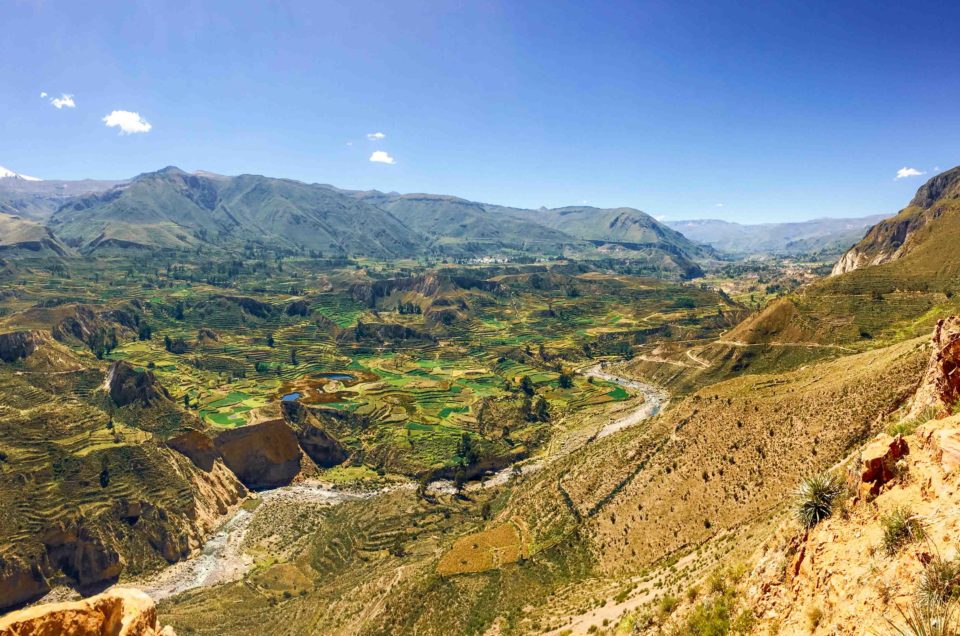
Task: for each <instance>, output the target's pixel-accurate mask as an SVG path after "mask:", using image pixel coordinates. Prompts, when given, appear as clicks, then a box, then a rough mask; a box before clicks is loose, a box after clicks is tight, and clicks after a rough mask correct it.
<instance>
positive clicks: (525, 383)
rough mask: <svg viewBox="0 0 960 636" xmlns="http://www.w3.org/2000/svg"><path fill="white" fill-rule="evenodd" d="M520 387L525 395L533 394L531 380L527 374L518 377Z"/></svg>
mask: <svg viewBox="0 0 960 636" xmlns="http://www.w3.org/2000/svg"><path fill="white" fill-rule="evenodd" d="M520 388H521V389H522V390H523V392H524V393H526V394H527V395H533V393H534V388H533V380H531V379H530V376H529V375H525V376H523V378H521V379H520Z"/></svg>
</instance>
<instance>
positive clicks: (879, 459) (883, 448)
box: [860, 435, 910, 495]
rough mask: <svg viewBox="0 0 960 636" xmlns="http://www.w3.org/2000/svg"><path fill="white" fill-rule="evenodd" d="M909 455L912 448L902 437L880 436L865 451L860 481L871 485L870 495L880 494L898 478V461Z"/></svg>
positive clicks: (863, 452)
mask: <svg viewBox="0 0 960 636" xmlns="http://www.w3.org/2000/svg"><path fill="white" fill-rule="evenodd" d="M909 453H910V447H909V446H907V441H906V440H905V439H903V437H902V436H900V435H897V436H896V437H890V436H889V435H880V436H878V438H877V439H876V440H874V441H873V442H871V443H870V444H868V445H867V446H866V448H864V449H863V451H862V453H861V455H860V458H861V469H860V481H861V482H863V483H864V484H869V485H870V488H869V491H870V494H872V495H877V494H879V493H880V488H882V487H883V485H884V484H885V483H887V482H888V481H890V480H891V479H893V478H894V477H895V476H896V463H897V460H899V459H900V458H901V457H904V456H905V455H907V454H909Z"/></svg>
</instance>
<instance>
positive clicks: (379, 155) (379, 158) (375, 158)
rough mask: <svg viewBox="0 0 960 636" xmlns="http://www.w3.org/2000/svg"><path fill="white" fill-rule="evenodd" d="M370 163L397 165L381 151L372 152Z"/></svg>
mask: <svg viewBox="0 0 960 636" xmlns="http://www.w3.org/2000/svg"><path fill="white" fill-rule="evenodd" d="M370 161H372V162H373V163H389V164H390V165H393V164H395V163H397V161H396V159H394V158H393V157H391V156H390V155H388V154H387V153H385V152H384V151H382V150H376V151H374V153H373V154H372V155H370Z"/></svg>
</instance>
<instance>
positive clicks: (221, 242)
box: [50, 167, 422, 257]
mask: <svg viewBox="0 0 960 636" xmlns="http://www.w3.org/2000/svg"><path fill="white" fill-rule="evenodd" d="M50 227H51V228H52V229H53V230H54V231H55V232H56V233H57V234H58V235H59V236H61V237H62V238H63V239H64V240H65V241H66V242H68V243H69V244H71V245H74V246H76V247H78V248H79V249H81V251H84V252H91V251H94V250H99V249H103V248H106V247H138V246H140V247H151V248H152V247H166V248H175V249H184V248H190V247H193V246H195V245H198V244H203V243H208V244H213V245H216V246H223V247H236V246H237V245H240V244H244V243H247V242H254V243H257V244H262V245H267V246H272V247H281V248H287V249H309V250H319V251H322V252H324V253H330V254H353V255H364V256H378V257H396V256H409V255H412V254H414V253H416V252H417V250H418V249H419V248H420V247H421V245H422V239H421V237H420V236H418V235H417V234H416V233H415V232H414V231H412V230H411V229H410V228H408V227H406V226H405V225H404V224H403V223H401V222H400V221H399V220H397V219H396V217H394V216H393V215H391V214H390V213H388V212H385V211H383V210H380V209H378V208H376V207H373V206H370V205H367V204H365V203H363V202H361V201H356V200H355V199H353V198H351V197H348V196H346V195H343V194H340V193H338V192H334V191H331V190H330V189H328V188H324V187H320V186H314V185H308V184H305V183H300V182H298V181H291V180H286V179H271V178H267V177H261V176H255V175H241V176H238V177H223V176H219V175H211V174H208V173H197V174H188V173H186V172H184V171H182V170H180V169H178V168H173V167H170V168H165V169H163V170H160V171H158V172H153V173H147V174H143V175H140V176H138V177H136V178H135V179H133V180H132V181H131V182H130V183H128V184H123V185H120V186H117V187H115V188H113V189H111V190H109V191H107V192H104V193H103V194H98V195H92V196H88V197H84V198H81V199H79V200H76V201H74V202H72V203H70V204H68V205H65V206H64V207H62V208H61V209H59V210H58V211H57V212H56V213H55V214H54V216H53V217H52V218H51V220H50Z"/></svg>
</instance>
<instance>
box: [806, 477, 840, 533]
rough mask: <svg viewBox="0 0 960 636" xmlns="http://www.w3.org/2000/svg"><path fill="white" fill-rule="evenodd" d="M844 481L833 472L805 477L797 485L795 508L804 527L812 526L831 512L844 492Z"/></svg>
mask: <svg viewBox="0 0 960 636" xmlns="http://www.w3.org/2000/svg"><path fill="white" fill-rule="evenodd" d="M843 488H844V487H843V482H842V481H841V480H840V478H838V477H837V476H836V475H834V474H832V473H820V474H818V475H812V476H810V477H805V478H804V479H803V480H802V481H801V482H800V485H799V486H798V487H797V494H796V504H795V510H796V515H797V519H798V520H799V521H800V524H801V525H802V526H803V527H804V528H812V527H813V526H815V525H817V524H818V523H820V522H821V521H823V520H824V519H826V518H827V517H829V516H830V515H831V514H833V511H834V506H835V504H836V502H837V499H838V498H839V497H840V496H841V495H842V494H843Z"/></svg>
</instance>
